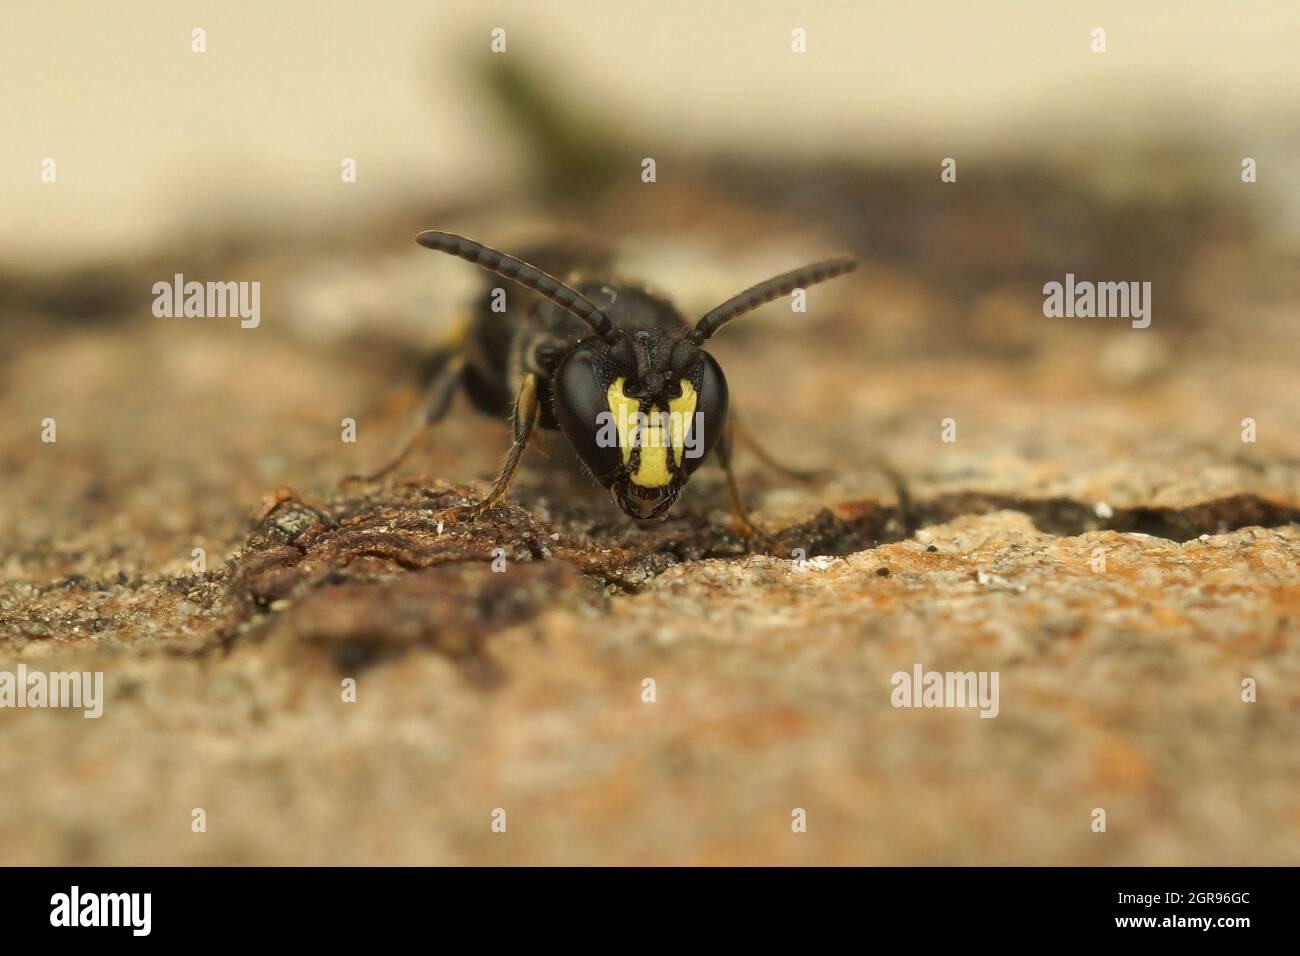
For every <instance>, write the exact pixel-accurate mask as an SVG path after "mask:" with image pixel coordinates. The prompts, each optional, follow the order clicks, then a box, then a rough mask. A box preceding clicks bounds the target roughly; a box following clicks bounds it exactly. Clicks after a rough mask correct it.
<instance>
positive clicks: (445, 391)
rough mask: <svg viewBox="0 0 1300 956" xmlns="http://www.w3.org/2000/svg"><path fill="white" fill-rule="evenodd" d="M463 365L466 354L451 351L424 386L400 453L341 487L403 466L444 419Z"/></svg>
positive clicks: (368, 481) (371, 479) (367, 481)
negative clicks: (423, 439) (426, 433)
mask: <svg viewBox="0 0 1300 956" xmlns="http://www.w3.org/2000/svg"><path fill="white" fill-rule="evenodd" d="M464 368H465V357H464V356H463V355H452V356H451V358H449V359H448V360H447V364H445V365H444V366H443V367H442V368H440V369H439V370H438V372H437V374H436V375H434V377H433V381H432V382H430V383H429V387H428V388H427V389H425V391H424V397H423V398H422V399H421V401H420V411H419V414H418V415H417V416H416V419H415V421H414V422H413V423H412V425H411V429H410V431H409V432H408V434H407V437H406V438H405V440H403V442H402V444H401V445H400V446H399V450H398V452H397V454H395V455H394V456H393V457H392V458H390V459H389V460H388V462H387V464H385V465H384V466H383V467H382V468H379V469H378V470H376V471H372V472H370V473H369V474H366V475H348V476H347V477H346V478H344V479H343V480H342V481H340V482H339V485H340V487H343V486H347V485H352V484H373V483H374V482H376V481H379V480H380V479H381V478H384V477H385V476H387V475H389V474H391V473H392V472H394V471H396V470H397V469H398V468H400V467H402V465H403V464H405V463H406V460H407V459H408V458H410V457H411V453H412V452H413V451H415V448H416V446H417V445H418V444H419V443H420V439H421V437H423V435H424V433H425V431H426V430H428V429H429V428H432V427H433V426H434V425H436V424H438V422H440V421H442V419H443V417H444V416H445V415H446V414H447V409H448V408H450V407H451V400H452V398H453V397H454V396H455V394H456V387H457V386H458V385H459V384H460V380H461V378H460V376H461V372H462V371H463V370H464Z"/></svg>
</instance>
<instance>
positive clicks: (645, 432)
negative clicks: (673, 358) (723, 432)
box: [605, 378, 696, 488]
mask: <svg viewBox="0 0 1300 956" xmlns="http://www.w3.org/2000/svg"><path fill="white" fill-rule="evenodd" d="M623 382H624V380H623V379H621V378H620V379H616V380H615V382H614V384H613V385H611V386H610V387H609V391H607V392H606V393H605V401H606V403H607V404H608V405H609V410H610V412H611V414H612V415H613V416H614V427H615V429H616V430H617V431H618V447H619V450H620V451H621V452H622V454H623V464H625V465H626V464H629V463H630V462H631V461H632V449H633V448H634V447H636V448H638V449H639V450H640V456H639V461H638V462H637V469H636V471H634V472H633V473H632V474H631V476H630V477H631V480H632V484H634V485H640V486H641V487H642V488H661V487H663V486H664V485H666V484H668V483H669V482H671V481H672V480H673V476H672V472H671V471H669V469H668V449H669V448H670V447H671V448H672V450H673V460H674V461H675V462H676V463H677V465H678V467H680V466H681V463H682V457H683V456H684V454H685V451H686V436H687V435H688V434H689V433H690V427H691V423H692V421H693V420H694V418H695V404H696V395H695V389H693V388H692V387H691V383H690V382H688V381H686V379H682V380H681V383H680V384H681V388H682V394H681V396H680V397H678V398H674V399H673V400H672V401H670V402H669V403H668V411H669V415H668V422H667V428H665V427H664V426H665V423H664V420H663V416H662V415H661V413H660V409H659V406H658V405H652V406H651V407H650V411H649V413H648V414H647V416H646V418H647V420H646V422H645V423H644V426H642V423H641V422H640V421H639V420H638V418H637V412H638V411H640V409H641V403H640V402H639V401H637V400H636V399H635V398H628V397H627V396H626V395H624V394H623ZM665 432H667V434H665Z"/></svg>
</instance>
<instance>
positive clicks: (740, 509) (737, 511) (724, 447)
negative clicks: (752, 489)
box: [717, 418, 776, 554]
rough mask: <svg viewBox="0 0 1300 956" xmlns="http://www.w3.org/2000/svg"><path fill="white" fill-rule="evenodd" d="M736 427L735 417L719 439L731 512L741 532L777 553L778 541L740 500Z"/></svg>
mask: <svg viewBox="0 0 1300 956" xmlns="http://www.w3.org/2000/svg"><path fill="white" fill-rule="evenodd" d="M734 428H735V419H734V418H733V419H731V420H730V421H729V422H728V424H727V427H726V429H725V430H724V431H723V433H722V436H721V437H720V438H719V439H718V444H717V449H718V464H719V465H721V466H722V473H723V475H725V476H726V479H727V502H728V504H730V505H731V514H732V515H733V516H734V517H735V519H736V523H737V524H739V525H740V530H741V532H742V533H743V534H744V535H745V537H747V538H750V539H751V540H754V541H757V542H758V543H759V544H760V545H761V546H762V547H763V548H764V549H766V550H768V551H771V552H772V553H773V554H775V553H776V542H775V541H773V540H772V539H771V538H770V537H768V536H767V534H765V533H764V532H763V530H762V529H761V528H760V527H759V526H758V525H756V524H754V521H753V519H751V518H750V517H749V512H748V511H746V510H745V506H744V504H743V503H742V502H741V500H740V488H739V487H738V486H737V484H736V472H735V469H734V468H732V466H731V452H732V447H733V445H732V443H733V441H734V440H735V436H734V434H733V429H734Z"/></svg>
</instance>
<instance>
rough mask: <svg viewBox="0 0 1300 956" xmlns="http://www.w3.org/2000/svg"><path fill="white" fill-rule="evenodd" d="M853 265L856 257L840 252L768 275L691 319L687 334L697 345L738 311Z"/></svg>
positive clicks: (839, 272) (845, 270)
mask: <svg viewBox="0 0 1300 956" xmlns="http://www.w3.org/2000/svg"><path fill="white" fill-rule="evenodd" d="M857 267H858V261H857V260H856V259H852V258H850V257H848V256H841V257H840V258H838V259H827V260H825V261H824V262H814V263H813V264H812V265H807V266H804V267H803V268H801V269H795V270H793V271H791V272H784V273H782V274H781V275H779V276H776V277H774V278H772V279H768V280H767V281H766V282H760V283H759V284H758V285H755V286H750V287H749V288H748V289H746V290H745V291H744V292H741V293H739V294H737V295H733V296H732V297H731V298H730V299H728V300H727V301H726V302H724V303H722V305H720V306H718V307H717V308H715V309H711V310H710V311H709V312H708V313H707V314H706V315H705V316H704V318H702V319H700V321H699V322H697V323H695V328H694V329H693V330H692V331H691V333H690V334H689V335H688V336H687V338H688V339H690V340H691V341H692V342H694V343H695V344H696V345H699V344H700V343H701V342H703V341H704V340H705V339H707V338H709V337H710V336H712V335H713V334H714V333H715V332H717V331H718V329H720V328H722V327H723V326H724V325H726V324H727V323H728V322H730V321H731V320H732V319H734V318H736V317H737V316H739V315H744V314H745V313H746V312H752V311H753V310H754V309H757V308H758V307H759V306H760V305H764V304H766V303H768V302H771V301H772V300H773V299H779V298H781V296H783V295H789V294H790V293H791V292H793V291H794V290H795V289H803V288H806V287H807V286H810V285H816V284H817V283H819V282H825V281H826V280H827V279H834V278H835V277H836V276H841V275H844V273H846V272H852V271H853V270H854V269H856V268H857Z"/></svg>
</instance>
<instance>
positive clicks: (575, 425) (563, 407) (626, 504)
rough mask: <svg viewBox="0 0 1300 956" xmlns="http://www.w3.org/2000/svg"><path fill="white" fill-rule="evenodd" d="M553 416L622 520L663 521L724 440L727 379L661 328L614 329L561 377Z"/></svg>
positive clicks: (571, 359) (568, 363) (577, 353)
mask: <svg viewBox="0 0 1300 956" xmlns="http://www.w3.org/2000/svg"><path fill="white" fill-rule="evenodd" d="M555 417H556V419H557V420H558V421H559V423H560V428H561V429H562V430H563V432H564V434H565V436H566V437H567V438H568V440H569V443H570V444H571V445H573V448H574V450H575V451H576V452H577V453H578V457H579V458H581V459H582V461H583V463H584V464H585V465H586V466H587V468H588V469H589V470H590V471H591V473H592V474H593V475H594V476H595V478H596V480H597V481H599V482H600V483H601V484H602V485H603V486H604V487H605V488H607V489H609V491H610V493H611V494H612V495H613V497H614V501H615V502H617V504H618V506H619V507H620V508H622V509H623V511H624V513H626V514H627V515H628V516H630V517H633V518H638V519H641V520H651V519H655V518H660V517H663V516H664V515H665V514H667V512H668V509H669V508H671V507H672V504H673V502H674V501H676V500H677V496H678V494H680V492H681V490H682V487H683V486H684V485H685V484H686V481H687V479H689V478H690V476H691V474H692V473H693V472H694V471H695V469H696V468H698V467H699V466H700V464H701V463H702V462H703V461H704V458H705V456H706V455H707V454H708V453H709V451H710V449H712V447H713V445H714V443H715V442H716V441H717V440H718V438H719V437H720V436H721V435H722V429H723V426H724V425H725V424H726V419H727V381H726V378H724V377H723V374H722V369H721V368H719V367H718V363H717V362H716V361H715V360H714V359H713V357H712V356H711V355H709V354H708V353H707V352H705V351H704V350H703V349H701V348H699V347H698V346H697V345H696V344H694V343H693V342H692V341H690V340H689V339H687V338H682V337H678V336H675V335H673V334H671V333H668V332H664V331H660V330H657V329H640V330H627V329H613V330H611V331H610V332H608V333H606V334H605V335H604V336H602V337H600V338H598V339H590V340H588V341H587V342H584V343H583V344H581V345H579V346H578V347H577V348H576V349H574V351H573V352H571V353H570V354H569V356H568V357H567V358H566V359H565V360H564V362H563V364H561V366H560V368H559V369H558V370H557V372H556V376H555Z"/></svg>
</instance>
